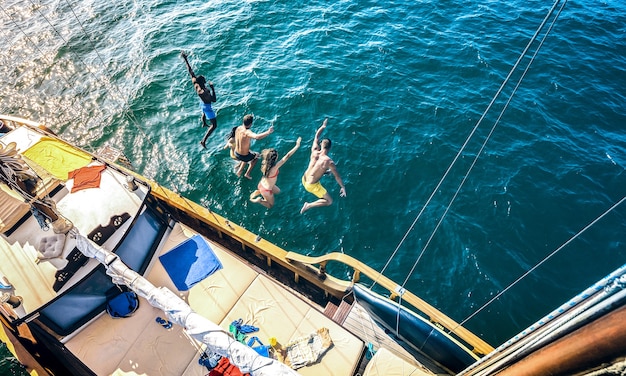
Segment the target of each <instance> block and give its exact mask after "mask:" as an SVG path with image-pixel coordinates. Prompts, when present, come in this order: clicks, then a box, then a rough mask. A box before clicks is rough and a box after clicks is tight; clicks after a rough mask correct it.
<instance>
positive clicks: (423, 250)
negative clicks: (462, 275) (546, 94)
mask: <svg viewBox="0 0 626 376" xmlns="http://www.w3.org/2000/svg"><path fill="white" fill-rule="evenodd" d="M566 2H567V0H565V1H564V2H563V5H562V7H561V9H559V12H558V13H557V15H556V16H555V18H554V19H553V20H552V23H551V24H550V26H549V28H548V30H547V31H546V33H545V34H544V35H543V38H542V39H541V41H540V43H539V46H537V49H535V52H534V53H533V55H532V57H531V58H530V60H529V61H528V64H527V65H526V68H525V69H524V71H523V72H522V74H521V76H520V78H519V79H518V80H517V83H516V85H515V87H514V88H513V90H512V91H511V94H510V95H509V98H508V99H507V101H506V103H505V104H504V106H503V107H502V110H501V111H500V114H499V115H498V118H497V119H496V120H495V122H494V123H493V126H492V127H491V129H490V131H489V133H488V134H487V136H486V137H485V140H484V142H483V143H482V145H481V147H480V149H479V150H478V153H476V156H475V157H474V159H473V161H472V163H471V164H470V166H469V168H468V169H467V172H466V173H465V175H464V176H463V179H462V180H461V183H460V184H459V186H458V188H457V189H456V191H455V192H454V194H453V195H452V198H451V199H450V201H449V202H448V205H447V206H446V209H445V210H444V212H443V214H442V215H441V218H439V221H438V222H437V225H436V226H435V229H434V230H433V232H432V233H431V234H430V237H429V238H428V241H427V242H426V244H425V245H424V247H423V248H422V251H421V253H420V255H419V257H418V258H417V260H416V261H415V263H414V264H413V267H412V268H411V270H410V271H409V273H408V276H407V278H406V279H405V280H404V282H403V283H402V287H403V288H404V287H405V285H406V283H407V282H408V280H409V278H410V277H411V275H412V274H413V272H414V271H415V268H416V267H417V264H418V263H419V260H420V258H421V257H422V255H423V254H424V252H425V251H426V249H427V248H428V246H429V245H430V242H431V241H432V240H433V238H434V237H435V234H436V233H437V230H438V229H439V227H440V226H441V223H442V222H443V220H444V219H445V217H446V215H447V214H448V212H449V211H450V207H451V206H452V204H453V203H454V201H455V200H456V198H457V196H458V195H459V193H460V191H461V189H462V188H463V186H464V185H465V182H466V181H467V178H468V177H469V175H470V173H471V172H472V170H473V169H474V167H475V166H476V163H477V162H478V159H479V158H480V156H481V154H482V152H483V151H484V150H485V146H486V145H487V143H488V142H489V140H490V139H491V136H492V135H493V132H494V131H495V129H496V127H497V126H498V124H499V122H500V120H501V119H502V116H503V115H504V113H505V112H506V110H507V108H508V106H509V104H510V103H511V101H512V100H513V97H514V96H515V94H516V93H517V89H519V87H520V85H521V83H522V81H523V80H524V78H525V77H526V74H527V73H528V70H529V69H530V67H531V65H532V63H533V62H534V61H535V58H536V57H537V54H538V53H539V50H540V49H541V47H542V46H543V43H544V42H545V40H546V38H547V37H548V35H549V34H550V31H552V28H553V27H554V24H555V23H556V20H557V19H558V17H559V15H560V13H561V11H562V10H563V6H565V3H566Z"/></svg>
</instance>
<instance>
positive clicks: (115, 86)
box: [29, 0, 161, 167]
mask: <svg viewBox="0 0 626 376" xmlns="http://www.w3.org/2000/svg"><path fill="white" fill-rule="evenodd" d="M29 1H30V3H31V4H32V5H33V7H35V4H34V3H33V0H29ZM68 5H69V7H70V10H71V12H72V14H73V15H74V17H75V18H76V20H77V21H78V23H79V24H80V25H81V31H82V33H83V34H84V35H85V37H86V38H87V39H88V40H89V41H90V42H91V38H90V37H89V35H87V32H86V31H85V29H84V28H83V27H82V23H81V22H80V20H79V19H78V17H77V16H76V13H75V12H74V8H73V6H72V4H71V3H69V2H68ZM37 12H39V14H40V15H41V17H42V18H43V19H44V20H45V21H46V22H47V23H48V25H50V27H51V28H52V30H54V32H55V33H56V34H57V35H58V36H59V38H61V40H63V42H64V43H65V44H66V45H68V46H69V42H68V41H67V40H66V39H65V38H64V37H63V35H61V33H60V32H59V31H58V30H57V29H56V27H55V26H54V25H53V24H52V22H50V20H49V19H48V18H47V17H46V16H45V15H44V14H43V13H42V12H41V10H40V9H39V8H37ZM31 42H32V40H31ZM91 47H92V48H93V50H94V51H96V54H97V56H98V57H99V58H100V61H101V62H102V64H103V65H104V61H103V60H102V58H101V57H100V55H99V54H98V52H97V49H96V48H95V46H94V45H93V44H91ZM77 59H78V60H79V61H80V62H81V63H82V64H83V66H85V67H86V68H87V71H88V72H89V74H91V75H92V76H93V77H94V79H96V80H98V77H97V76H96V74H95V73H94V72H93V71H92V70H91V69H90V68H89V65H88V64H87V63H86V62H85V61H84V60H83V59H82V58H81V57H80V56H77ZM105 77H106V76H105ZM66 81H67V80H66ZM67 83H68V86H69V82H67ZM107 83H108V84H109V85H111V87H113V88H115V90H117V93H118V94H123V93H122V91H121V90H120V88H119V87H118V86H117V84H115V83H113V82H111V81H110V80H108V79H107ZM120 99H121V101H122V103H123V104H124V105H123V106H122V107H126V106H127V103H126V101H125V100H124V97H123V95H122V96H121V98H120ZM132 116H133V123H134V125H135V127H136V128H137V129H138V130H139V132H140V133H141V134H142V135H143V137H145V139H146V140H147V141H148V143H149V144H150V145H151V147H152V148H153V149H155V148H156V145H155V144H154V142H153V141H152V139H151V138H150V137H148V135H147V134H146V133H145V132H144V130H143V129H142V128H141V127H139V126H138V122H137V121H136V118H134V114H133V115H132ZM112 118H113V115H112V114H110V115H109V119H112ZM157 150H158V149H157ZM158 164H159V167H161V161H160V160H159V161H158Z"/></svg>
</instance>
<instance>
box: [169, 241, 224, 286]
mask: <svg viewBox="0 0 626 376" xmlns="http://www.w3.org/2000/svg"><path fill="white" fill-rule="evenodd" d="M159 260H160V261H161V264H162V265H163V267H164V268H165V271H166V272H167V274H168V275H169V276H170V279H171V280H172V282H174V285H175V286H176V288H177V289H178V290H179V291H187V290H189V289H190V288H191V287H192V286H193V285H195V284H196V283H198V282H200V281H202V280H203V279H205V278H206V277H208V276H210V275H211V274H213V273H215V272H216V271H218V270H220V269H222V263H221V262H220V260H219V259H218V258H217V256H216V255H215V253H213V250H212V249H211V246H209V244H208V243H207V242H206V240H204V238H203V237H202V236H200V235H194V236H192V237H191V238H189V239H187V240H185V241H184V242H182V243H180V244H178V245H177V246H176V247H174V248H172V250H171V251H169V252H167V253H166V254H164V255H161V256H160V257H159Z"/></svg>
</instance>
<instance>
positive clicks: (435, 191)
mask: <svg viewBox="0 0 626 376" xmlns="http://www.w3.org/2000/svg"><path fill="white" fill-rule="evenodd" d="M560 1H561V0H556V1H555V3H554V4H553V5H552V8H550V10H549V11H548V14H547V15H546V16H545V17H544V19H543V21H542V22H541V24H540V25H539V27H538V28H537V30H536V31H535V34H534V35H533V36H532V37H531V38H530V40H529V42H528V44H527V45H526V47H525V48H524V50H523V51H522V52H521V54H520V56H519V57H518V58H517V61H516V62H515V64H513V67H512V68H511V70H510V71H509V73H508V74H507V76H506V77H505V79H504V80H503V81H502V84H500V87H499V88H498V90H497V92H496V94H495V95H494V96H493V98H492V99H491V101H490V102H489V104H488V105H487V108H486V109H485V110H484V111H483V113H482V115H481V117H480V118H479V119H478V121H477V122H476V125H474V128H472V131H471V132H470V134H469V135H468V136H467V138H466V139H465V142H464V143H463V145H461V148H460V149H459V151H458V152H457V154H456V155H455V157H454V158H453V160H452V162H451V163H450V165H449V166H448V168H447V169H446V171H445V172H444V174H443V176H442V177H441V178H440V179H439V182H438V183H437V185H436V186H435V188H434V189H433V191H432V193H431V194H430V196H429V197H428V199H427V200H426V202H425V203H424V205H423V206H422V208H421V209H420V211H419V213H418V214H417V216H416V217H415V219H414V220H413V222H412V223H411V225H410V226H409V228H408V230H407V231H406V232H405V233H404V235H403V237H402V239H400V242H399V243H398V245H397V246H396V248H395V249H394V251H393V252H392V254H391V256H390V257H389V258H388V259H387V262H386V263H385V265H384V266H383V268H382V269H381V271H380V274H381V275H382V274H384V272H385V270H386V269H387V267H388V266H389V264H390V263H391V261H392V259H393V258H394V257H395V256H396V254H397V253H398V251H399V250H400V248H401V247H402V245H403V244H404V242H405V241H406V239H407V238H408V236H409V234H410V233H411V232H412V231H413V229H414V228H415V225H416V224H417V222H418V221H419V219H420V218H421V216H422V214H423V213H424V211H425V210H426V208H427V207H428V205H430V202H431V201H432V199H433V198H434V196H435V194H436V193H437V191H438V190H439V188H440V187H441V185H442V184H443V182H444V180H445V179H446V178H447V176H448V174H449V173H450V171H451V170H452V168H453V167H454V165H455V164H456V162H457V161H458V159H459V157H460V156H461V154H462V153H463V151H464V150H465V148H466V146H467V144H468V143H469V141H470V140H471V139H472V137H473V136H474V134H475V133H476V131H477V129H478V127H479V126H480V124H481V123H482V121H483V119H484V118H485V117H486V116H487V113H488V112H489V111H490V110H491V107H492V106H493V104H494V103H495V101H496V99H497V98H498V97H499V96H500V94H501V93H502V91H503V90H504V87H506V85H507V84H508V81H509V79H510V78H511V76H512V75H513V73H514V72H515V71H516V70H517V66H518V65H519V63H520V62H521V60H522V59H523V58H524V57H525V56H526V54H527V52H528V50H529V49H530V47H531V46H532V44H533V43H534V41H535V40H536V39H537V36H538V35H539V33H540V32H541V30H542V29H543V27H544V26H545V24H546V22H547V21H548V19H549V18H550V16H551V15H552V13H554V10H555V9H556V6H557V5H558V3H559V2H560ZM422 253H423V252H422ZM421 256H422V254H421V253H420V255H419V256H418V259H419V258H421ZM377 281H378V279H376V280H374V281H373V283H372V286H371V287H370V288H373V287H374V286H375V285H376V283H377Z"/></svg>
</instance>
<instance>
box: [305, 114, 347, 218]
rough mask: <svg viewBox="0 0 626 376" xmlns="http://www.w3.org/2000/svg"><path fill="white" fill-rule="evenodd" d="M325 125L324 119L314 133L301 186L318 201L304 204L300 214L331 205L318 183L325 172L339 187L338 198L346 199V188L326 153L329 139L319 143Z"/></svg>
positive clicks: (326, 194)
mask: <svg viewBox="0 0 626 376" xmlns="http://www.w3.org/2000/svg"><path fill="white" fill-rule="evenodd" d="M327 123H328V119H324V122H323V123H322V125H321V126H320V127H319V128H318V130H317V132H315V139H314V140H313V145H312V146H311V160H310V161H309V166H308V167H307V169H306V171H305V172H304V175H303V176H302V185H303V186H304V189H306V191H307V192H310V193H312V194H314V195H315V196H316V197H317V198H318V200H317V201H313V202H305V203H304V205H303V206H302V209H300V214H302V213H304V212H305V211H307V210H309V209H311V208H314V207H318V206H329V205H331V204H332V203H333V199H332V197H330V195H329V194H328V191H326V188H324V187H323V186H322V184H321V183H320V179H321V178H322V176H324V173H325V172H326V171H329V170H330V172H331V173H332V174H333V176H334V177H335V180H336V181H337V184H339V186H340V187H341V190H340V191H339V196H341V197H346V187H345V186H344V185H343V181H342V180H341V176H339V173H338V172H337V166H335V162H333V160H332V159H330V157H329V156H328V151H329V150H330V146H331V142H330V139H328V138H325V139H323V140H322V141H321V142H320V141H319V137H320V135H321V133H322V131H323V130H324V129H325V128H326V124H327Z"/></svg>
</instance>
